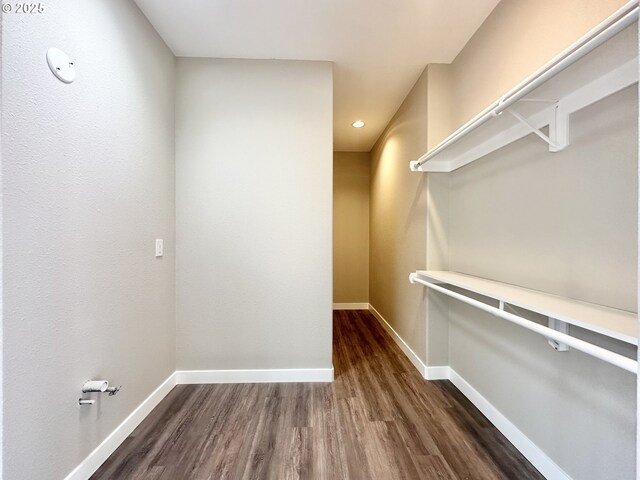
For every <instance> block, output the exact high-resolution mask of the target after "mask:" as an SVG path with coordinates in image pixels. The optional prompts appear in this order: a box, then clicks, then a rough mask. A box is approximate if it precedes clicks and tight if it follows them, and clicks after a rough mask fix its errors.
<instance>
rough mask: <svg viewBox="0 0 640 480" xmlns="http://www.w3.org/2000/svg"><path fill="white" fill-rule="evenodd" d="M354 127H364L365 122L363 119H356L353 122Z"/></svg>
mask: <svg viewBox="0 0 640 480" xmlns="http://www.w3.org/2000/svg"><path fill="white" fill-rule="evenodd" d="M351 126H352V127H353V128H362V127H364V122H363V121H362V120H356V121H355V122H353V123H352V124H351Z"/></svg>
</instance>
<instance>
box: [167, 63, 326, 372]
mask: <svg viewBox="0 0 640 480" xmlns="http://www.w3.org/2000/svg"><path fill="white" fill-rule="evenodd" d="M177 84H178V89H177V97H176V114H177V116H176V166H177V170H176V171H177V177H176V186H177V190H176V191H177V197H176V198H177V224H176V225H177V232H178V237H177V262H178V263H177V265H178V270H177V313H178V368H179V369H196V370H199V369H204V370H208V369H214V370H215V369H232V368H240V369H242V368H245V369H262V368H330V367H331V364H332V362H331V350H332V345H331V338H332V316H331V307H332V302H331V298H332V275H331V270H332V268H331V267H332V239H331V230H332V226H331V223H332V208H331V206H332V172H333V160H332V157H333V151H332V150H333V149H332V133H331V132H332V69H331V64H329V63H326V62H288V61H269V60H267V61H257V60H210V59H189V58H180V59H178V60H177Z"/></svg>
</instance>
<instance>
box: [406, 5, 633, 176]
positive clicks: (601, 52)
mask: <svg viewBox="0 0 640 480" xmlns="http://www.w3.org/2000/svg"><path fill="white" fill-rule="evenodd" d="M637 21H638V0H634V1H632V2H629V3H627V4H626V5H625V6H624V7H623V8H621V9H620V10H618V11H617V12H616V13H615V14H613V15H612V16H611V17H609V18H608V19H607V20H605V21H604V22H603V23H601V24H600V25H598V26H597V27H596V28H594V29H593V30H592V31H590V32H589V33H587V35H585V36H584V37H582V38H581V39H580V40H579V41H578V42H576V43H575V44H573V45H572V46H571V47H569V48H568V49H566V50H565V51H563V52H562V53H561V54H560V55H558V56H557V57H556V58H554V59H553V60H552V61H551V62H549V63H548V64H546V65H545V66H543V67H542V68H541V69H540V70H538V71H537V72H536V73H534V74H533V75H532V76H531V77H529V78H527V79H526V80H525V81H523V82H522V83H521V84H519V85H518V86H516V87H515V88H514V89H512V90H511V91H509V92H508V93H507V94H506V95H505V96H504V97H502V98H501V99H500V100H498V101H496V102H494V103H493V104H492V105H490V106H489V107H488V108H486V109H485V110H484V111H482V112H481V113H480V114H478V115H477V116H476V117H475V118H473V119H472V120H470V121H469V122H468V123H466V124H465V125H463V126H462V127H460V128H459V129H458V130H457V131H455V132H454V133H453V134H451V135H450V136H449V137H447V138H446V139H445V140H444V141H443V142H442V143H440V144H439V145H437V146H436V147H435V148H433V149H432V150H430V151H429V152H427V153H425V154H424V155H423V156H422V157H420V158H419V159H418V160H416V161H413V162H411V163H410V167H411V170H412V171H414V172H451V171H453V170H456V169H458V168H460V167H463V166H465V165H467V164H469V163H471V162H473V161H475V160H478V159H479V158H482V157H484V156H485V155H488V154H489V153H491V152H494V151H496V150H498V149H499V148H502V147H504V146H506V145H509V144H510V143H512V142H515V141H516V140H519V139H521V138H523V137H525V136H527V135H529V134H531V133H535V134H536V135H538V136H539V137H540V138H541V139H542V140H544V141H545V142H546V143H548V144H549V151H551V152H559V151H561V150H563V149H564V148H566V147H567V145H568V144H569V117H570V115H571V114H572V113H574V112H576V111H578V110H580V109H582V108H585V107H587V106H589V105H591V104H593V103H595V102H597V101H598V100H601V99H603V98H605V97H608V96H609V95H613V94H614V93H616V92H618V91H620V90H622V89H624V88H626V87H628V86H630V85H633V84H635V83H637V82H638V40H637V27H636V26H634V27H632V28H627V27H630V26H631V25H633V24H636V23H637ZM547 126H548V130H547V131H546V132H543V131H541V129H542V128H544V127H547Z"/></svg>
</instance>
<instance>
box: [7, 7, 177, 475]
mask: <svg viewBox="0 0 640 480" xmlns="http://www.w3.org/2000/svg"><path fill="white" fill-rule="evenodd" d="M46 6H47V11H46V13H43V14H33V15H19V14H13V15H4V14H3V15H2V18H3V40H4V41H3V51H2V62H3V72H2V73H3V78H2V80H3V82H2V84H3V92H2V93H3V95H2V135H3V138H2V140H3V142H2V143H3V160H4V161H3V171H2V189H3V197H4V205H3V207H4V211H3V213H4V218H3V235H4V236H3V239H4V252H3V263H4V265H5V268H4V278H3V288H4V312H3V313H4V326H5V338H4V340H5V342H4V362H5V364H4V373H5V378H4V386H5V389H4V391H5V398H4V418H5V422H4V435H5V443H4V460H5V472H4V478H6V479H11V480H23V479H24V480H32V479H36V478H37V479H41V480H49V479H51V480H58V479H60V478H63V477H64V476H65V475H66V474H68V473H69V472H70V471H71V470H72V469H73V468H75V467H76V466H77V465H78V464H79V463H80V462H81V461H82V460H83V459H84V458H85V457H86V456H87V455H88V454H89V453H90V452H91V451H92V450H93V449H94V448H95V447H96V446H97V445H98V444H99V443H100V442H101V441H102V440H103V439H104V438H105V437H106V436H107V435H108V434H110V433H111V432H112V431H113V429H114V428H115V427H116V426H117V425H119V424H120V423H121V422H122V421H123V420H124V419H125V418H126V417H127V416H128V415H129V414H130V413H131V412H132V411H133V410H134V409H135V408H136V407H137V406H138V405H139V404H140V402H142V401H143V400H144V399H145V398H146V397H147V396H148V395H149V394H150V393H151V392H152V391H153V390H154V389H155V388H156V387H157V386H158V385H159V384H160V383H161V382H163V381H164V380H165V379H166V378H167V377H168V376H169V375H170V374H171V372H173V371H174V369H175V301H174V298H175V288H174V225H175V218H174V194H173V192H174V160H173V159H174V121H173V119H174V115H173V112H174V81H173V76H174V58H173V56H172V54H171V52H170V51H169V50H168V49H167V48H166V46H165V45H164V43H163V42H162V41H161V40H160V38H159V37H158V36H157V34H156V33H155V31H154V30H153V28H152V27H151V26H150V25H149V24H148V22H147V20H146V19H145V18H144V17H143V15H142V14H141V13H140V12H139V10H138V9H137V7H136V6H135V5H134V4H133V2H130V1H127V0H92V1H90V2H86V1H84V0H57V1H56V2H49V3H47V5H46ZM49 47H57V48H60V49H62V50H64V51H66V52H67V53H68V54H69V55H70V56H71V58H72V60H74V62H75V65H76V68H77V74H78V75H77V78H76V81H75V82H74V83H72V84H69V85H67V84H63V83H61V82H60V81H58V80H57V79H56V78H55V77H54V76H53V75H52V73H51V72H50V71H49V68H48V66H47V63H46V60H45V53H46V51H47V49H48V48H49ZM156 238H163V239H164V240H165V256H164V258H162V259H156V258H155V257H154V240H155V239H156ZM90 378H105V379H108V380H110V381H112V382H113V384H115V385H120V384H122V386H123V387H122V390H121V392H120V393H119V394H118V395H117V396H115V397H106V396H104V397H103V398H100V399H99V400H98V401H97V403H96V405H94V406H91V407H82V408H79V407H78V403H77V402H78V398H79V396H80V388H81V386H82V384H83V382H84V381H86V380H87V379H90Z"/></svg>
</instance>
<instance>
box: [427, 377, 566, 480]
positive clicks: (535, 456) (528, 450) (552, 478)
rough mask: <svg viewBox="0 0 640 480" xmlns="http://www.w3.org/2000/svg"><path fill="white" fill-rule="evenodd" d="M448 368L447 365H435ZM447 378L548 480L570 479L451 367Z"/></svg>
mask: <svg viewBox="0 0 640 480" xmlns="http://www.w3.org/2000/svg"><path fill="white" fill-rule="evenodd" d="M437 368H449V367H437ZM449 380H451V383H453V384H454V385H455V386H456V388H457V389H458V390H460V391H461V392H462V394H463V395H464V396H465V397H467V398H468V399H469V400H470V401H471V403H473V404H474V405H475V406H476V407H477V408H478V410H480V411H481V412H482V413H483V415H484V416H485V417H487V418H488V419H489V421H490V422H491V423H492V424H493V425H495V427H496V428H497V429H498V430H500V432H502V434H503V435H504V436H505V437H507V439H508V440H509V441H510V442H511V443H512V444H513V446H514V447H516V448H517V449H518V450H519V451H520V453H522V455H523V456H524V457H525V458H526V459H527V460H529V461H530V462H531V464H532V465H533V466H534V467H536V468H537V469H538V471H539V472H540V473H541V474H542V475H544V477H545V478H546V479H548V480H571V477H570V476H569V475H567V473H566V472H565V471H564V470H562V468H560V467H559V466H558V465H557V464H556V463H555V462H554V461H553V460H551V458H549V457H548V456H547V454H546V453H544V452H543V451H542V450H540V448H539V447H538V446H537V445H536V444H535V443H533V442H532V441H531V440H529V438H528V437H527V436H526V435H525V434H524V433H522V432H521V431H520V430H519V429H518V427H516V426H515V425H514V424H513V423H511V422H510V421H509V419H508V418H507V417H505V416H504V415H503V414H502V413H500V412H499V411H498V409H497V408H496V407H494V406H493V405H492V404H491V403H490V402H489V400H487V399H486V398H484V397H483V396H482V395H481V394H480V392H478V391H477V390H476V389H475V388H473V387H472V386H471V385H470V384H469V383H468V382H467V381H466V380H465V379H464V378H462V377H461V376H460V375H458V374H457V373H456V372H455V371H454V370H453V369H452V368H449Z"/></svg>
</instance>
